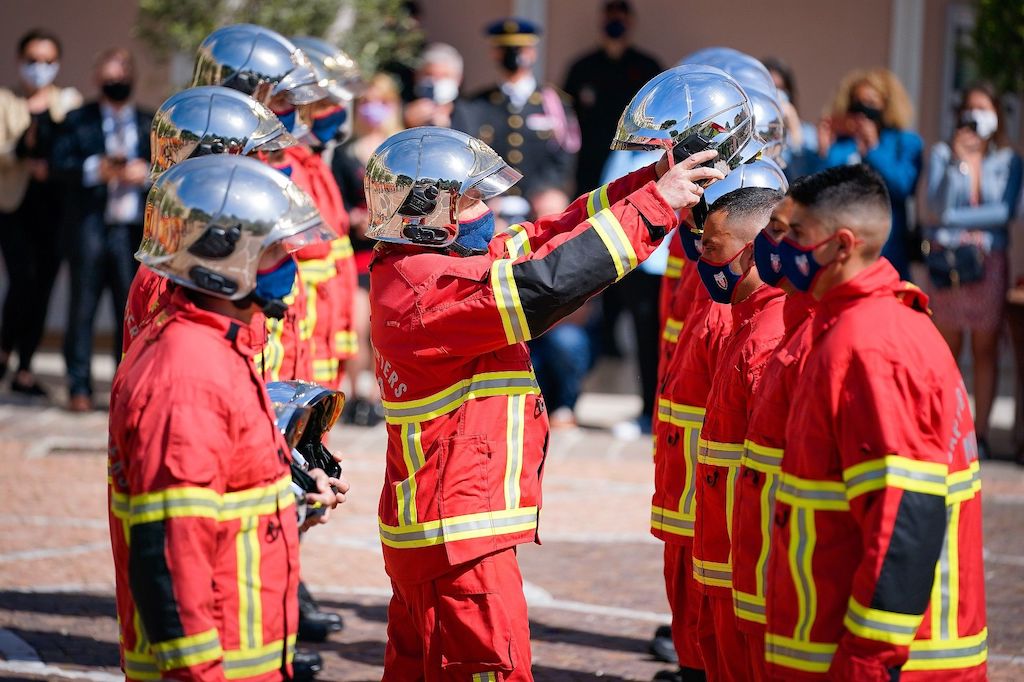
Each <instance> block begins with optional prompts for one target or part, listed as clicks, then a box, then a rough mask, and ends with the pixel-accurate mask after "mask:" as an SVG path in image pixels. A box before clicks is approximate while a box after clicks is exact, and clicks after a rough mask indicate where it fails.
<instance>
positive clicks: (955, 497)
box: [946, 460, 981, 504]
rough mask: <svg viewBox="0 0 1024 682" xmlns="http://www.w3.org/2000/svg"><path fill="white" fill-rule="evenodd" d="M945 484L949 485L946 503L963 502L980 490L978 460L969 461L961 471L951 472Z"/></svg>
mask: <svg viewBox="0 0 1024 682" xmlns="http://www.w3.org/2000/svg"><path fill="white" fill-rule="evenodd" d="M946 485H947V486H948V487H949V491H948V493H947V495H946V504H955V503H957V502H964V501H966V500H969V499H971V498H973V497H974V496H975V495H977V494H978V493H979V492H981V467H980V465H979V464H978V460H974V461H973V462H971V465H970V466H969V467H968V468H966V469H964V470H963V471H954V472H951V473H950V474H949V477H948V478H947V479H946Z"/></svg>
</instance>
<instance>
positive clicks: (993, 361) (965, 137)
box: [926, 83, 1021, 457]
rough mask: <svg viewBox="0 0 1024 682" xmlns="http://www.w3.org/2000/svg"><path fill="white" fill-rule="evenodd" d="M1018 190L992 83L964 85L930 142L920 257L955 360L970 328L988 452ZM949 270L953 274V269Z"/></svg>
mask: <svg viewBox="0 0 1024 682" xmlns="http://www.w3.org/2000/svg"><path fill="white" fill-rule="evenodd" d="M1020 191H1021V158H1020V157H1019V156H1018V155H1017V154H1016V153H1014V151H1013V149H1011V148H1010V147H1009V146H1007V142H1006V136H1005V134H1004V133H1003V117H1002V115H1001V113H1000V111H999V100H998V98H997V96H996V93H995V90H994V89H993V88H992V86H990V85H988V84H984V83H978V84H975V85H972V86H970V87H968V88H967V90H966V91H965V92H964V94H963V98H962V99H961V101H960V105H959V106H958V107H957V111H956V130H955V131H954V132H953V136H952V139H951V140H950V141H949V142H948V143H946V142H939V143H937V144H935V145H934V146H933V147H932V149H931V155H930V158H929V161H928V195H927V207H928V212H929V214H930V216H929V220H928V222H929V229H928V230H927V233H926V237H927V239H928V241H927V245H928V248H927V249H926V250H927V253H928V256H927V258H926V263H927V265H928V269H929V280H930V282H929V285H930V286H929V295H930V297H931V307H932V310H933V311H934V318H933V319H934V321H935V324H936V326H938V328H939V331H940V332H942V336H943V338H944V339H945V340H946V343H948V344H949V347H950V350H952V352H953V356H954V357H956V358H957V359H958V360H959V358H960V351H961V349H962V347H963V340H964V331H970V333H971V355H972V358H973V366H974V391H973V393H974V400H975V419H974V422H975V429H976V431H977V435H978V449H979V452H980V454H981V456H982V457H985V456H987V455H988V449H989V448H988V428H989V416H990V415H991V412H992V402H993V401H994V400H995V395H996V382H997V379H998V376H999V374H998V364H999V363H998V355H999V336H1000V332H1001V331H1002V324H1003V309H1004V305H1005V302H1006V291H1007V288H1008V282H1007V255H1006V254H1007V248H1008V246H1009V230H1008V226H1009V222H1010V220H1011V219H1012V218H1013V216H1014V211H1015V209H1016V206H1017V200H1018V198H1019V196H1020ZM954 273H955V274H954Z"/></svg>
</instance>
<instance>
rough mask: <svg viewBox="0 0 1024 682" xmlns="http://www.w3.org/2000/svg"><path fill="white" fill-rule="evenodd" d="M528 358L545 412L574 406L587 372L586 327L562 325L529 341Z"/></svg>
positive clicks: (588, 348)
mask: <svg viewBox="0 0 1024 682" xmlns="http://www.w3.org/2000/svg"><path fill="white" fill-rule="evenodd" d="M530 357H531V359H532V360H533V369H534V372H535V373H536V374H537V383H538V384H540V390H541V393H543V394H544V402H545V403H546V404H547V408H548V412H549V413H550V412H552V411H554V410H556V409H558V408H559V407H568V408H570V409H572V408H575V407H576V401H577V400H578V399H579V397H580V387H581V386H582V385H583V379H584V377H586V376H587V372H588V371H589V370H590V365H591V362H590V359H591V349H590V336H589V334H588V333H587V330H586V328H585V327H581V326H580V325H576V324H571V323H568V322H563V323H562V324H559V325H556V326H555V327H553V328H552V329H550V330H548V331H547V332H545V333H544V334H543V335H541V336H540V337H539V338H536V339H534V340H532V341H530Z"/></svg>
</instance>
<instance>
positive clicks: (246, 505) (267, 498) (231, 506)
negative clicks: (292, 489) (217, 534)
mask: <svg viewBox="0 0 1024 682" xmlns="http://www.w3.org/2000/svg"><path fill="white" fill-rule="evenodd" d="M278 497H279V494H278V491H276V490H268V491H266V492H264V493H263V495H262V496H261V497H258V498H255V499H247V500H238V501H235V502H230V501H227V502H225V503H224V504H223V506H221V513H222V514H225V513H228V512H233V511H238V510H240V509H251V508H253V507H259V506H263V505H269V504H273V503H274V502H276V501H277V499H278Z"/></svg>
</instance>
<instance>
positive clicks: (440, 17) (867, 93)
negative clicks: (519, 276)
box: [0, 0, 1024, 457]
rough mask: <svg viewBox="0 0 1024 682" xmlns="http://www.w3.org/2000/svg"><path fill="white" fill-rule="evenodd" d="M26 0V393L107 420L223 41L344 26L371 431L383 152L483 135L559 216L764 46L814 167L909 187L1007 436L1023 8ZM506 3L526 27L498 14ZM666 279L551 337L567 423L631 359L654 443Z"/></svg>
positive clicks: (654, 277)
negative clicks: (139, 263)
mask: <svg viewBox="0 0 1024 682" xmlns="http://www.w3.org/2000/svg"><path fill="white" fill-rule="evenodd" d="M12 4H13V7H14V11H13V12H11V11H9V10H10V9H11V7H12ZM12 4H8V5H7V10H8V11H5V14H6V15H7V17H8V19H9V20H8V21H6V22H4V26H2V27H0V41H2V42H3V43H4V44H6V45H7V46H8V49H9V51H10V53H11V56H12V57H13V60H12V61H11V62H10V68H9V70H8V71H7V75H6V76H5V79H6V85H7V86H8V87H7V88H6V89H0V251H2V255H3V262H4V266H5V270H6V292H5V295H4V299H3V307H2V319H0V373H2V374H3V379H4V381H5V383H6V386H7V388H8V390H9V391H11V392H12V393H14V394H18V395H21V396H26V397H28V398H30V399H34V400H40V401H43V400H53V401H55V402H59V403H60V404H65V405H67V406H68V407H69V408H70V409H72V410H76V411H85V410H90V409H92V408H93V406H94V404H95V402H96V401H95V400H94V398H93V395H94V392H96V391H97V389H96V388H95V387H94V386H93V381H92V377H91V369H90V368H91V362H92V359H93V355H94V353H96V352H103V349H104V348H109V349H112V352H113V353H114V356H115V362H116V360H117V356H118V355H119V354H120V349H121V343H120V339H119V334H120V333H121V332H120V330H121V325H122V322H123V310H124V304H125V300H126V297H127V291H128V286H129V284H130V282H131V279H132V277H133V276H134V272H135V261H134V259H133V253H134V251H135V249H136V248H137V247H138V244H139V240H140V238H141V227H142V222H143V213H142V209H143V206H144V197H145V192H146V190H147V189H148V168H149V162H150V158H149V157H150V149H149V132H148V131H149V129H150V123H151V113H150V112H151V109H152V108H154V107H155V105H157V104H159V102H160V101H162V99H163V97H165V96H166V95H167V94H169V93H170V92H173V91H174V90H175V89H177V88H178V87H180V86H181V85H182V83H183V82H184V81H185V80H187V79H188V77H189V76H190V73H189V68H190V66H191V55H193V54H194V49H195V46H196V44H197V43H198V41H199V40H200V39H201V38H202V36H204V35H205V34H206V33H208V32H209V30H210V29H211V28H213V27H215V26H218V25H221V24H224V23H230V22H231V21H252V22H254V23H260V24H263V25H266V26H270V27H273V28H275V29H278V30H280V31H281V32H282V33H285V34H288V35H293V34H310V35H321V36H327V37H329V38H334V39H335V42H337V43H338V44H340V45H341V47H342V48H343V49H345V50H346V51H348V52H350V54H352V56H353V57H355V58H356V60H357V61H358V62H359V63H360V65H361V67H362V69H363V73H364V76H365V83H366V87H365V89H364V90H363V92H362V93H361V95H360V96H359V98H358V100H357V101H356V104H355V107H354V110H353V111H352V112H350V116H352V117H353V120H352V124H353V125H352V131H353V134H352V136H351V137H350V138H349V139H348V140H346V141H345V142H344V143H343V144H340V145H338V146H337V147H335V148H334V149H333V150H332V152H331V155H330V159H329V163H330V165H331V168H332V170H333V174H334V178H335V180H336V182H337V184H338V187H339V189H340V191H341V196H342V198H343V201H344V204H345V208H346V209H347V211H348V213H349V216H350V219H351V231H352V232H351V234H352V241H353V244H354V248H355V251H356V259H357V263H358V267H359V275H360V285H361V287H362V293H361V299H360V301H359V302H358V303H359V306H358V308H357V309H358V310H359V311H360V312H359V314H358V319H357V320H356V331H357V333H358V335H359V336H360V341H361V343H360V344H359V346H360V353H359V355H358V356H356V357H355V358H352V359H351V360H349V367H348V368H347V372H346V375H347V376H349V377H351V383H352V385H351V386H349V387H347V392H348V393H349V396H350V401H349V408H348V414H347V418H348V419H349V420H350V421H354V422H357V423H362V424H373V423H375V422H376V421H378V420H379V419H380V409H379V406H378V405H377V402H378V398H377V397H376V395H375V391H376V388H375V386H374V385H373V381H372V379H371V378H369V372H368V370H369V369H370V368H371V364H370V363H371V354H372V349H371V348H370V344H369V340H368V319H367V318H368V312H367V307H366V305H365V295H366V290H365V289H366V287H367V286H368V276H367V267H368V265H369V261H370V256H371V251H372V247H373V242H371V241H369V240H367V239H365V237H364V236H363V235H364V232H365V228H366V205H365V200H364V197H363V190H362V182H363V174H364V171H365V164H366V161H367V159H368V158H369V157H370V155H371V154H372V152H373V151H374V149H375V148H376V147H377V146H378V145H379V144H380V143H381V142H382V141H384V140H385V139H386V138H387V137H389V136H390V135H392V134H394V133H395V132H397V131H399V130H402V129H403V128H406V127H412V126H421V125H435V126H444V127H451V128H455V129H458V130H461V131H464V132H467V133H469V134H471V135H474V136H476V137H479V138H480V139H482V140H483V141H484V142H486V143H488V144H490V145H491V146H492V147H493V148H494V149H495V150H496V151H497V152H498V153H499V154H501V155H502V156H503V157H504V158H505V159H507V160H508V162H509V163H510V164H512V165H513V166H515V167H517V168H518V169H519V170H521V171H522V172H523V173H524V175H525V178H524V180H523V181H522V182H521V183H519V184H518V185H517V186H516V188H514V189H513V190H511V191H510V192H509V193H507V195H506V196H504V197H503V198H501V199H500V200H499V202H498V203H497V204H496V205H495V206H494V209H495V213H496V215H497V216H499V222H500V223H501V224H500V225H499V229H501V228H502V227H503V226H507V225H511V224H514V223H515V222H517V221H519V220H524V219H529V218H532V217H534V216H537V215H545V214H549V213H554V212H558V211H560V210H561V209H563V208H564V207H565V206H566V205H567V204H568V202H569V201H570V200H571V199H572V198H574V197H575V196H576V195H577V193H578V192H586V191H588V190H590V189H592V188H594V187H597V186H599V185H600V184H602V183H605V182H608V181H609V180H611V179H614V178H616V177H619V176H621V175H623V174H624V173H625V172H627V171H629V170H632V169H633V168H636V167H638V166H639V165H641V164H643V163H645V162H646V160H645V159H644V158H641V157H640V156H642V155H637V154H634V153H632V152H610V151H609V150H608V144H609V140H610V139H611V138H612V136H613V133H614V130H615V126H616V124H617V121H618V117H619V114H620V113H621V111H622V110H623V107H624V106H625V105H626V103H627V102H628V101H629V100H630V99H631V97H632V96H633V94H635V92H636V91H637V90H638V89H639V88H640V86H641V85H643V84H644V83H645V82H646V81H647V80H649V79H650V78H651V77H653V76H654V75H656V74H657V73H659V72H660V71H661V70H662V69H663V68H665V67H668V66H671V65H673V64H674V63H676V61H678V59H679V58H680V57H681V56H682V55H684V54H686V53H689V52H692V51H694V50H696V49H699V48H701V47H703V46H706V45H711V44H719V45H730V44H735V45H736V46H737V47H741V48H742V49H744V50H745V51H747V52H750V53H753V54H755V55H757V56H759V57H761V58H762V61H763V63H764V64H765V65H766V66H767V67H768V69H769V71H770V72H771V74H772V76H773V77H774V79H775V83H776V86H777V87H778V89H779V91H780V93H781V96H782V101H783V112H782V114H783V121H784V124H785V128H786V133H787V147H786V149H785V152H784V159H785V161H786V163H787V167H786V173H787V175H789V177H790V179H791V180H792V179H794V178H796V177H800V176H802V175H805V174H807V173H812V172H815V171H818V170H821V169H824V168H826V167H830V166H835V165H840V164H850V163H859V162H862V161H863V162H865V163H867V164H869V165H871V166H872V167H874V168H875V169H876V170H878V171H879V172H880V173H881V174H882V176H883V177H884V178H885V180H886V183H887V184H888V187H889V191H890V194H891V198H892V208H893V227H894V230H893V236H892V238H891V239H890V242H889V244H888V245H887V247H886V252H885V255H887V256H888V257H889V259H890V260H891V261H892V262H893V264H894V265H895V266H896V267H897V269H899V270H900V272H901V274H902V275H903V276H904V278H906V279H912V280H913V281H915V282H916V283H917V284H919V285H920V286H921V287H922V288H923V289H925V290H926V291H927V292H928V293H929V295H930V297H931V307H932V309H933V311H934V318H933V319H934V321H935V324H936V325H937V326H938V327H939V329H940V331H941V332H942V334H943V336H944V337H945V338H946V340H947V342H948V343H949V345H950V347H951V348H952V349H953V352H954V353H955V354H956V355H957V357H958V358H960V359H961V361H962V362H963V363H964V365H965V368H967V369H968V370H969V371H968V372H966V374H967V375H968V376H969V377H970V378H969V388H970V390H971V394H972V395H973V397H974V399H975V407H976V422H977V428H978V435H979V440H981V441H982V444H983V447H984V448H986V449H988V447H989V446H988V435H989V434H988V430H989V426H988V425H989V423H990V415H991V412H992V409H993V405H994V402H995V400H996V396H997V391H998V387H999V381H1000V377H1001V376H1003V375H1006V374H1008V373H1009V372H1008V370H1009V368H1011V367H1016V368H1017V372H1018V376H1019V372H1020V368H1021V367H1022V366H1024V362H1021V360H1020V358H1019V357H1018V358H1017V359H1016V361H1015V359H1014V357H1013V355H1014V353H1012V352H1007V350H1008V349H1011V350H1013V351H1015V352H1016V353H1018V354H1019V353H1021V352H1024V331H1022V327H1024V312H1022V311H1024V267H1021V266H1020V265H1017V266H1016V267H1015V266H1014V263H1016V262H1019V261H1020V260H1021V259H1019V258H1018V259H1015V258H1014V256H1013V254H1014V251H1015V249H1019V248H1020V244H1021V242H1024V232H1022V231H1021V230H1022V228H1021V227H1020V223H1019V222H1017V218H1018V216H1019V215H1021V213H1022V211H1021V203H1022V201H1024V200H1022V192H1021V185H1022V165H1021V157H1020V155H1019V150H1020V149H1021V125H1022V114H1021V110H1022V109H1021V99H1020V97H1021V92H1022V90H1024V56H1022V54H1021V51H1020V45H1021V44H1024V6H1022V5H1021V3H1020V2H1019V0H981V1H979V2H969V1H958V0H941V1H940V0H935V1H928V2H925V0H905V1H900V2H897V1H895V0H865V1H864V2H859V3H844V6H840V5H839V4H838V3H817V2H813V1H811V0H807V1H804V0H801V1H800V2H794V3H787V4H785V5H784V6H782V5H780V6H779V7H778V8H776V9H775V10H773V12H770V13H767V14H765V13H763V12H760V11H756V12H755V11H754V9H755V3H753V2H740V3H739V4H740V7H736V6H734V7H733V8H732V15H731V16H730V18H729V20H728V21H722V20H721V18H720V17H716V16H713V15H714V14H715V13H711V14H710V15H709V14H708V13H705V12H697V11H693V10H695V6H694V5H691V3H678V2H670V1H668V0H633V1H632V2H627V1H624V0H613V1H610V2H604V1H602V0H573V1H571V2H561V1H560V2H546V1H544V0H518V1H515V2H513V1H511V0H487V1H485V2H477V3H473V4H472V5H467V4H466V3H463V2H456V1H454V0H431V1H430V2H425V1H421V2H402V1H401V0H310V1H309V2H304V3H301V6H297V3H294V2H284V1H279V0H263V1H261V2H256V1H255V0H251V1H248V2H246V1H242V2H225V1H219V2H218V1H210V2H184V1H182V0H138V1H133V0H96V1H94V2H90V3H78V2H73V1H60V2H52V3H31V2H23V1H22V0H15V1H14V2H13V3H12ZM55 5H59V6H60V8H61V9H62V10H63V11H53V10H54V6H55ZM744 6H749V7H747V9H749V10H750V11H744V9H743V7H744ZM757 6H760V4H759V3H758V4H757ZM505 16H517V17H519V18H516V19H512V20H499V21H497V22H495V21H494V20H495V19H496V18H498V17H505ZM1014 59H1016V60H1017V61H1016V62H1014V61H1013V60H1014ZM1015 233H1016V234H1015ZM1015 237H1016V239H1015ZM65 266H66V272H67V275H62V276H61V277H66V280H63V279H61V280H60V281H61V282H63V283H61V284H59V285H58V287H57V291H56V293H53V292H54V288H55V282H58V280H59V277H58V275H59V273H61V272H62V268H63V267H65ZM666 267H669V266H668V261H667V255H666V254H662V255H661V257H660V258H659V257H654V258H651V259H650V260H649V261H648V262H646V263H644V264H643V266H642V267H641V268H639V269H638V270H636V271H635V272H634V273H632V274H631V275H629V276H628V277H627V278H625V280H623V281H622V282H621V283H619V284H618V285H616V286H615V287H613V288H611V289H610V290H609V291H608V292H606V293H605V294H604V295H603V296H602V297H601V298H600V299H596V300H594V301H591V302H590V303H589V304H588V305H587V306H585V307H584V308H583V309H581V310H580V311H579V312H577V313H576V314H574V315H573V316H572V317H571V318H569V319H567V320H565V321H564V322H563V323H561V324H560V325H559V326H558V327H556V328H555V329H553V330H552V331H551V332H549V333H548V334H546V335H545V336H544V337H542V338H540V339H537V340H534V341H533V342H531V344H532V345H531V352H532V354H533V360H534V364H535V367H536V371H537V376H538V380H539V381H540V383H541V387H542V389H543V392H544V395H545V397H546V400H547V403H548V408H549V411H550V413H551V416H552V424H553V426H556V427H558V426H563V427H567V426H573V425H576V419H577V412H576V407H577V401H578V399H579V397H580V395H581V392H583V391H584V390H585V389H586V388H588V387H591V386H594V385H597V384H599V383H600V382H601V376H602V372H604V376H605V377H606V379H605V383H606V384H607V383H608V380H607V376H609V371H608V370H607V368H608V367H627V368H628V371H627V372H618V373H617V374H616V373H615V372H614V371H612V372H611V373H610V375H611V376H613V377H622V376H626V377H627V378H628V379H629V384H630V385H629V386H626V387H623V386H621V385H619V384H621V382H619V381H617V380H614V381H612V382H611V383H614V384H616V385H615V386H613V387H612V389H611V390H613V391H614V390H623V388H625V389H626V390H630V391H633V392H635V393H636V394H638V395H639V396H640V397H641V398H642V399H643V400H642V407H641V408H640V413H639V414H638V415H637V416H636V418H635V419H632V420H629V421H626V422H622V423H620V424H616V425H615V427H614V432H615V434H616V435H617V436H618V437H621V438H624V439H625V438H637V437H640V436H642V435H643V434H646V433H649V432H650V422H651V414H652V411H653V402H654V396H655V393H656V386H655V385H654V384H655V381H656V373H657V367H656V363H657V357H658V353H657V346H658V340H659V337H660V335H661V333H662V330H661V329H659V320H658V309H657V299H658V288H659V282H660V279H661V276H662V275H663V274H664V272H665V269H666ZM105 295H106V297H107V299H108V300H109V301H110V304H109V312H105V310H104V307H103V306H101V303H102V302H103V301H104V297H105ZM1007 321H1009V324H1007ZM1008 329H1009V330H1010V332H1011V334H1008V333H1007V330H1008ZM47 343H52V344H56V343H61V348H62V352H63V358H64V368H65V377H64V382H63V383H64V385H65V387H66V395H67V398H66V400H65V399H64V395H65V393H64V389H63V388H61V387H57V386H55V385H54V383H53V382H50V383H47V382H44V381H43V380H41V379H40V378H39V375H37V373H36V372H35V367H34V364H33V358H34V356H35V354H36V352H37V351H38V350H39V349H40V347H41V345H45V344H47ZM1001 351H1002V352H1001ZM602 368H604V369H602ZM595 373H596V376H595ZM633 377H636V379H635V380H634V379H633ZM1018 390H1020V389H1019V388H1018ZM1020 403H1021V401H1019V400H1018V401H1017V405H1018V410H1019V405H1020ZM1022 422H1024V420H1020V419H1017V420H1016V423H1017V424H1018V427H1019V426H1020V425H1021V423H1022ZM1005 454H1010V453H1009V452H1007V453H1005ZM1017 456H1018V457H1020V451H1018V452H1017Z"/></svg>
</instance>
